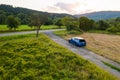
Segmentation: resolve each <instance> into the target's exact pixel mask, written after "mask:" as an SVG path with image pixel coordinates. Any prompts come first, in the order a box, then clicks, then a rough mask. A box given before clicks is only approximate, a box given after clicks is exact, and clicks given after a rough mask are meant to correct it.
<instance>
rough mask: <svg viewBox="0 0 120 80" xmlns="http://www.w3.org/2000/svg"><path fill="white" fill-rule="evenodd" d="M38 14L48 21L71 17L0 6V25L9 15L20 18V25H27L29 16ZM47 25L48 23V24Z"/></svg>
mask: <svg viewBox="0 0 120 80" xmlns="http://www.w3.org/2000/svg"><path fill="white" fill-rule="evenodd" d="M33 13H39V14H42V15H45V16H47V17H48V19H49V21H50V20H51V21H52V20H54V19H56V18H62V17H65V16H72V15H69V14H58V13H48V12H43V11H36V10H32V9H27V8H22V7H13V6H11V5H5V4H0V24H5V23H6V17H8V16H9V15H14V16H17V17H18V18H20V20H21V24H29V21H28V20H29V18H30V16H31V14H33ZM48 23H49V22H48Z"/></svg>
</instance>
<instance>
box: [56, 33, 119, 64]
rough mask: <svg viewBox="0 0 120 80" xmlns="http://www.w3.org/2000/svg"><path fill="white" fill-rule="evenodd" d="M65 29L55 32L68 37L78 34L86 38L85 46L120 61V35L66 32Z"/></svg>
mask: <svg viewBox="0 0 120 80" xmlns="http://www.w3.org/2000/svg"><path fill="white" fill-rule="evenodd" d="M66 33H67V32H66V31H62V32H60V31H59V32H56V34H58V35H60V36H62V37H64V38H65V39H68V38H70V37H73V36H80V37H83V38H85V39H86V41H87V46H86V48H87V49H89V50H91V51H93V52H95V53H97V54H99V55H102V56H104V57H107V58H109V59H112V60H113V61H116V62H118V63H120V36H119V35H108V34H97V33H84V34H77V35H76V34H67V35H66Z"/></svg>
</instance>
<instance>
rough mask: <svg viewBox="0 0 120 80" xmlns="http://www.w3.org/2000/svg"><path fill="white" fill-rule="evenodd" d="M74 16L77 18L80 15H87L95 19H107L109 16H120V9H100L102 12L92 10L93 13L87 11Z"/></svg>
mask: <svg viewBox="0 0 120 80" xmlns="http://www.w3.org/2000/svg"><path fill="white" fill-rule="evenodd" d="M74 16H75V17H77V18H78V17H80V16H86V17H88V18H90V19H93V20H100V19H102V20H105V19H109V18H116V17H120V11H100V12H92V13H86V14H78V15H74Z"/></svg>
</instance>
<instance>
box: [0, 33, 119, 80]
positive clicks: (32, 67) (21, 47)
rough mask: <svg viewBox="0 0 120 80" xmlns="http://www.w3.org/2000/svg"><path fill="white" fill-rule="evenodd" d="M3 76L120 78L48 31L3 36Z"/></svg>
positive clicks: (15, 79)
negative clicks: (73, 49) (54, 37)
mask: <svg viewBox="0 0 120 80" xmlns="http://www.w3.org/2000/svg"><path fill="white" fill-rule="evenodd" d="M0 80H117V78H115V77H114V76H112V75H111V74H109V73H108V72H106V71H104V70H102V69H101V68H99V67H97V66H95V65H94V64H92V63H90V62H89V61H87V60H85V59H83V58H81V57H80V56H78V55H76V54H74V53H73V52H71V51H69V50H67V49H66V48H64V47H61V46H60V45H58V44H56V43H55V42H53V41H51V40H50V39H49V38H48V37H47V36H46V35H44V34H40V35H39V37H38V38H35V37H34V35H32V34H30V35H18V36H11V37H0Z"/></svg>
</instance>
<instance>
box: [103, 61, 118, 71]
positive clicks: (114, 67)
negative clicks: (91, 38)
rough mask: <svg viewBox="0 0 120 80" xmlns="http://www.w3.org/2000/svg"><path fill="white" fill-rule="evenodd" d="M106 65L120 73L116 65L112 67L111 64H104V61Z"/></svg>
mask: <svg viewBox="0 0 120 80" xmlns="http://www.w3.org/2000/svg"><path fill="white" fill-rule="evenodd" d="M102 62H103V63H104V64H105V65H107V66H109V67H111V68H113V69H115V70H117V71H119V72H120V68H118V67H116V66H114V65H112V64H110V63H107V62H104V61H102Z"/></svg>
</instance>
